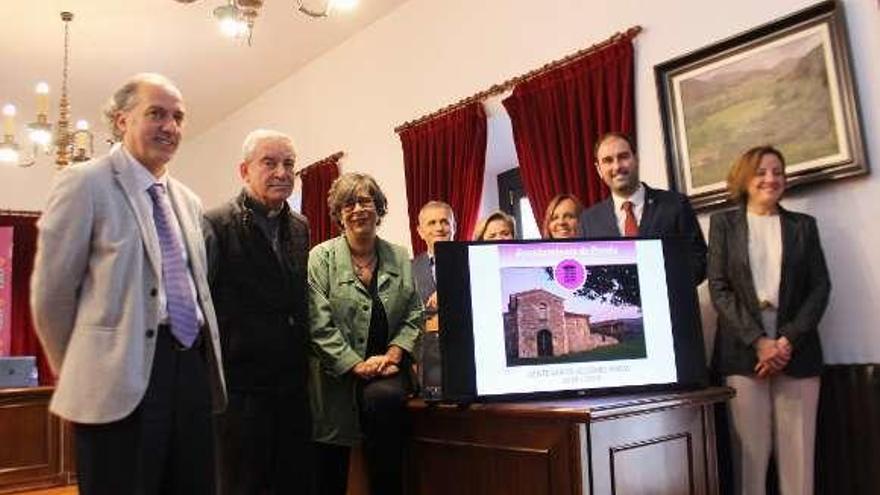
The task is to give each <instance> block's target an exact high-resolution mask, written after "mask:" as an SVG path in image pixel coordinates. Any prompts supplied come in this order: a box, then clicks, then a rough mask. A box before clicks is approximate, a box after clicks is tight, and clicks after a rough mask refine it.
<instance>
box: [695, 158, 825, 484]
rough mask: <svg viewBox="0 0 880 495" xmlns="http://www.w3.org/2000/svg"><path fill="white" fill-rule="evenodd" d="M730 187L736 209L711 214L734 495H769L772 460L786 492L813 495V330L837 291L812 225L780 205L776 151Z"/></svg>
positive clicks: (711, 271)
mask: <svg viewBox="0 0 880 495" xmlns="http://www.w3.org/2000/svg"><path fill="white" fill-rule="evenodd" d="M727 184H728V189H729V192H730V196H731V198H732V199H733V200H734V201H735V202H738V203H739V204H740V207H739V208H737V209H735V210H731V211H724V212H721V213H716V214H715V215H712V218H711V226H710V232H709V256H708V270H707V271H708V279H709V292H710V294H711V296H712V303H713V304H714V306H715V309H716V310H717V312H718V333H717V337H716V340H715V352H714V357H713V366H714V367H715V369H716V370H717V371H718V372H719V373H720V374H721V375H723V376H724V377H725V380H726V382H727V385H729V386H731V387H733V388H734V389H736V392H737V395H736V397H735V398H734V399H733V400H731V402H730V405H729V407H730V419H731V436H732V445H733V455H734V474H735V483H736V485H737V488H736V493H742V494H759V493H764V490H765V488H764V487H765V482H766V479H765V477H766V472H767V464H768V462H769V459H770V454H771V452H776V461H777V466H778V472H779V482H780V483H779V485H780V489H781V491H782V493H783V494H786V495H787V494H812V493H813V455H814V447H813V444H814V439H815V431H816V409H817V405H818V399H819V373H820V372H821V369H822V349H821V346H820V342H819V335H818V332H817V325H818V323H819V320H820V319H821V317H822V314H823V313H824V312H825V307H826V306H827V304H828V294H829V292H830V290H831V284H830V282H829V279H828V270H827V268H826V265H825V256H824V255H823V253H822V246H821V244H820V242H819V232H818V230H817V228H816V221H815V219H814V218H813V217H811V216H809V215H805V214H802V213H795V212H791V211H788V210H786V209H784V208H783V207H782V206H781V205H780V204H779V200H780V198H781V197H782V193H783V192H784V191H785V159H784V157H783V156H782V153H780V152H779V150H777V149H775V148H773V147H770V146H759V147H755V148H752V149H750V150H748V151H746V152H745V153H744V154H743V155H742V156H741V157H740V158H739V159H738V160H737V161H736V163H734V165H733V168H732V169H731V171H730V174H729V176H728V178H727ZM783 445H784V446H785V447H784V449H783V448H782V446H783Z"/></svg>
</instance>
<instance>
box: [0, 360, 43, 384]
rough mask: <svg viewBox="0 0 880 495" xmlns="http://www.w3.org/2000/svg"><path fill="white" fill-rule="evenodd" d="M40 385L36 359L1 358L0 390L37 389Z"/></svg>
mask: <svg viewBox="0 0 880 495" xmlns="http://www.w3.org/2000/svg"><path fill="white" fill-rule="evenodd" d="M38 384H39V383H38V380H37V358H36V357H34V356H6V357H0V388H19V387H36V386H37V385H38Z"/></svg>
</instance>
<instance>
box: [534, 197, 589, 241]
mask: <svg viewBox="0 0 880 495" xmlns="http://www.w3.org/2000/svg"><path fill="white" fill-rule="evenodd" d="M583 211H584V205H583V203H581V202H580V200H579V199H577V197H576V196H574V195H573V194H568V193H566V194H557V195H556V196H554V197H553V199H551V200H550V204H548V205H547V210H546V211H545V212H544V222H543V223H542V224H541V237H543V238H544V239H572V238H576V237H582V233H581V223H580V219H581V213H583Z"/></svg>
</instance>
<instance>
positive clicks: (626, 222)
mask: <svg viewBox="0 0 880 495" xmlns="http://www.w3.org/2000/svg"><path fill="white" fill-rule="evenodd" d="M623 213H624V214H625V215H626V216H625V217H624V219H623V236H624V237H638V235H639V226H638V224H636V215H635V213H633V204H632V201H624V202H623Z"/></svg>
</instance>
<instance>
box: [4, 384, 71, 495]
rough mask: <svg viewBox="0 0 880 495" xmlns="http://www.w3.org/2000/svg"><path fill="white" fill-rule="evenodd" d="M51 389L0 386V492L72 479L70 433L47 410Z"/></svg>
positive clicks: (56, 483) (38, 486) (42, 486)
mask: <svg viewBox="0 0 880 495" xmlns="http://www.w3.org/2000/svg"><path fill="white" fill-rule="evenodd" d="M53 390H54V388H53V387H34V388H16V389H0V493H9V492H13V491H19V490H23V489H32V488H44V487H51V486H59V485H67V484H70V483H71V482H73V480H74V474H73V471H74V469H73V455H72V454H73V447H72V432H71V429H70V427H69V424H68V423H66V422H64V421H62V420H61V419H60V418H58V417H57V416H54V415H52V414H50V413H49V399H50V398H51V397H52V391H53Z"/></svg>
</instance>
